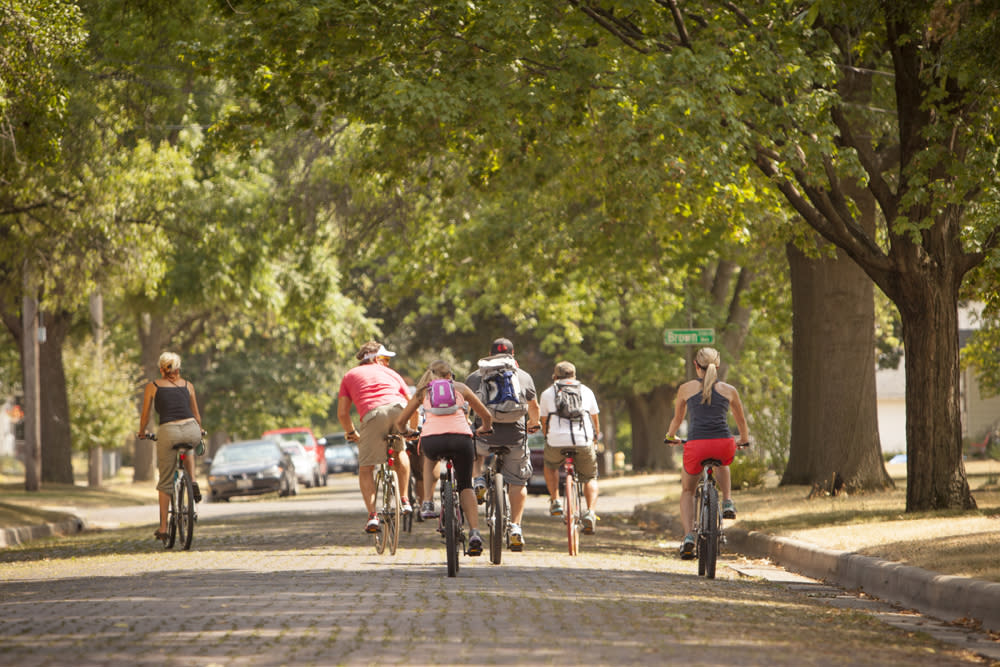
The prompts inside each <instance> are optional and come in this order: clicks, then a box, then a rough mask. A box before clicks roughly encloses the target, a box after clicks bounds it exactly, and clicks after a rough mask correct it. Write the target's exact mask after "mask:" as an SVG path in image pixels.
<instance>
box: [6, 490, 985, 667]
mask: <svg viewBox="0 0 1000 667" xmlns="http://www.w3.org/2000/svg"><path fill="white" fill-rule="evenodd" d="M533 502H535V501H533ZM288 506H289V508H291V509H294V505H293V504H289V505H288ZM363 523H364V516H363V515H362V514H361V513H358V512H356V511H333V512H317V511H307V512H296V511H292V512H291V513H289V514H286V515H282V516H275V515H268V516H262V517H255V516H252V515H247V516H234V517H228V518H214V519H209V518H203V519H202V520H201V521H200V522H199V526H198V530H197V532H196V534H195V545H194V548H193V550H192V551H189V552H172V551H164V550H163V549H162V548H161V547H159V546H157V544H156V543H154V541H153V540H152V539H150V537H149V533H151V530H152V529H151V528H150V527H142V528H135V527H132V528H125V529H121V530H114V531H99V532H92V533H86V534H84V535H80V536H76V537H72V538H62V539H56V540H52V541H46V542H45V543H44V544H35V545H29V546H26V547H22V548H17V549H13V550H6V551H4V552H0V580H2V582H3V583H2V584H0V663H2V664H16V665H68V664H72V665H120V664H140V665H145V664H157V665H161V664H170V665H285V664H287V665H337V664H374V663H379V664H418V665H419V664H448V663H450V664H480V663H481V664H520V663H529V664H605V665H607V664H615V665H624V664H664V663H667V664H675V663H676V664H686V665H698V664H723V663H728V664H736V665H764V664H766V665H803V664H816V665H842V664H845V663H850V664H859V665H865V664H868V665H888V664H907V665H932V664H933V665H942V664H982V662H980V661H977V659H976V658H975V657H974V656H973V655H972V654H969V653H965V652H962V651H960V650H958V649H956V648H953V647H949V646H946V645H943V644H940V643H938V642H936V641H935V640H933V639H931V638H929V637H927V636H922V635H920V634H912V633H905V632H902V631H899V630H897V629H895V628H891V627H888V626H885V625H882V624H880V623H877V622H873V620H872V618H871V617H870V616H869V615H868V614H865V613H861V612H858V611H852V610H849V609H846V610H845V609H837V608H833V607H831V606H829V605H828V604H826V603H824V601H823V600H822V599H819V598H818V597H817V596H811V595H808V594H805V593H803V592H802V591H801V590H791V589H789V588H787V587H784V586H781V585H776V584H774V583H768V582H766V581H762V580H760V579H753V578H745V577H741V576H740V575H739V574H737V573H736V572H735V571H734V570H732V569H731V568H729V567H724V566H723V565H725V563H731V564H735V563H736V561H735V557H733V556H727V557H726V560H725V561H724V562H722V563H720V569H719V574H718V578H717V579H716V580H714V581H707V580H705V579H702V578H699V577H697V576H696V565H695V563H694V562H682V561H680V560H678V559H677V558H676V557H675V556H674V555H673V553H674V549H675V545H676V543H672V542H668V541H665V540H669V538H668V537H666V536H660V535H654V534H649V533H646V532H643V531H642V530H641V529H640V528H639V527H638V526H636V525H634V524H633V523H631V521H630V518H629V517H628V515H626V514H621V515H612V514H606V515H604V516H603V518H602V521H601V523H600V529H599V531H598V534H597V535H595V536H587V537H584V538H583V539H584V542H583V546H582V554H581V555H580V556H578V557H575V558H571V557H569V556H568V555H566V554H565V532H564V531H563V530H562V529H561V523H559V522H558V520H554V519H551V518H549V517H547V516H544V513H543V512H540V511H536V512H531V513H530V515H529V516H528V517H527V518H526V520H525V535H526V537H527V540H528V548H527V550H526V551H525V552H523V553H510V552H507V553H505V554H504V558H503V563H502V564H501V565H499V566H495V565H491V564H490V562H489V560H488V557H487V554H486V553H484V554H483V556H481V557H479V558H476V559H471V558H467V557H463V559H462V567H461V571H460V572H459V576H458V577H457V578H453V579H449V578H448V577H447V576H446V571H445V569H446V568H445V562H444V556H445V554H444V548H443V545H442V544H441V542H440V539H439V537H438V536H437V535H436V533H434V532H433V531H432V530H431V528H430V526H429V525H428V524H426V523H424V524H420V523H415V524H414V532H413V533H412V534H409V535H406V534H404V535H403V536H402V537H401V541H400V549H399V551H398V552H397V554H396V555H395V556H389V555H387V554H386V555H384V556H378V555H376V554H375V551H374V549H373V548H372V546H371V544H370V542H369V538H368V537H367V536H366V535H364V534H363V533H362V531H361V526H362V525H363Z"/></svg>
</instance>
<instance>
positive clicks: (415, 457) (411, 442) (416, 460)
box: [403, 433, 424, 533]
mask: <svg viewBox="0 0 1000 667" xmlns="http://www.w3.org/2000/svg"><path fill="white" fill-rule="evenodd" d="M419 437H420V434H419V433H415V434H407V435H406V436H405V439H406V455H407V456H409V457H410V479H409V480H407V489H406V497H407V498H409V499H410V502H411V503H412V504H413V511H412V512H407V513H406V514H404V515H403V531H404V532H407V533H412V532H413V521H414V519H416V520H417V521H420V522H422V521H423V520H424V519H423V517H422V516H420V502H418V500H417V499H418V498H420V497H421V496H422V495H423V493H422V492H421V489H422V488H423V480H422V479H420V471H421V470H422V466H423V458H422V457H421V456H420V455H419V454H418V453H417V439H418V438H419Z"/></svg>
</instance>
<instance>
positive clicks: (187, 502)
mask: <svg viewBox="0 0 1000 667" xmlns="http://www.w3.org/2000/svg"><path fill="white" fill-rule="evenodd" d="M193 538H194V486H193V485H192V483H191V478H190V477H188V476H187V475H186V474H183V475H181V478H180V484H179V485H178V487H177V539H178V540H179V542H180V545H181V549H183V550H185V551H187V550H188V549H190V548H191V540H192V539H193Z"/></svg>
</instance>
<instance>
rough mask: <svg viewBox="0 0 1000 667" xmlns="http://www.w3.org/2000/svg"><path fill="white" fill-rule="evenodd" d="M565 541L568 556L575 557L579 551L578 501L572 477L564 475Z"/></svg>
mask: <svg viewBox="0 0 1000 667" xmlns="http://www.w3.org/2000/svg"><path fill="white" fill-rule="evenodd" d="M565 495H566V511H565V520H566V539H567V543H568V544H567V546H568V548H569V555H570V556H575V555H576V554H577V552H578V551H579V549H580V524H579V520H580V507H579V502H580V499H579V497H577V494H576V484H575V482H574V480H573V476H572V475H566V482H565Z"/></svg>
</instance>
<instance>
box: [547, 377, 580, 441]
mask: <svg viewBox="0 0 1000 667" xmlns="http://www.w3.org/2000/svg"><path fill="white" fill-rule="evenodd" d="M581 386H582V385H581V384H580V383H579V382H576V381H556V383H555V384H554V385H553V387H555V393H556V397H555V398H556V415H557V416H558V417H559V418H560V419H568V420H569V421H570V429H569V434H570V439H571V440H572V442H573V444H574V445H576V438H575V437H574V436H573V424H572V422H579V423H580V429H581V430H582V431H583V432H584V433H586V432H587V421H586V420H585V419H584V417H585V416H586V415H587V411H586V410H584V409H583V394H582V392H581V391H580V387H581Z"/></svg>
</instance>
